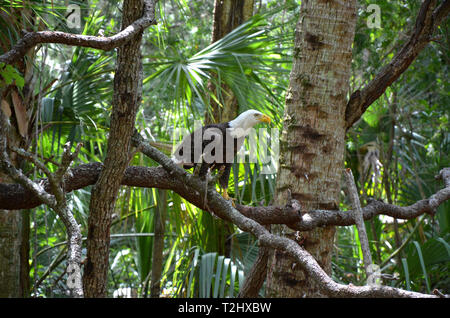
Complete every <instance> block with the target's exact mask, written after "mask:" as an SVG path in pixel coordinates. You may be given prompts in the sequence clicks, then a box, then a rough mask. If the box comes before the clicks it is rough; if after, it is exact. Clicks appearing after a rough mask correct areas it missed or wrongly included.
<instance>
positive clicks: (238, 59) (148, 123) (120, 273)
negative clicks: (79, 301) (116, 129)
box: [0, 0, 450, 297]
mask: <svg viewBox="0 0 450 318" xmlns="http://www.w3.org/2000/svg"><path fill="white" fill-rule="evenodd" d="M0 3H1V4H2V10H3V11H4V9H3V8H4V7H6V6H9V5H11V4H14V6H16V7H15V8H17V9H20V8H23V5H24V3H31V7H30V9H31V10H33V12H35V14H36V16H38V17H39V18H40V19H42V21H43V22H44V24H46V27H47V28H49V29H57V30H59V29H64V28H65V23H64V18H63V15H64V13H65V7H58V6H57V5H55V6H54V7H52V3H51V2H46V3H45V4H43V3H42V1H30V2H28V1H27V2H23V1H6V4H5V6H3V3H5V1H2V2H0ZM118 3H121V2H110V1H92V2H90V5H91V6H90V8H89V9H88V8H87V7H83V10H84V11H83V13H86V14H83V16H86V18H85V19H83V28H82V29H81V30H76V32H82V33H83V34H86V35H97V34H99V32H100V31H101V30H103V31H104V32H105V35H106V36H108V35H111V34H113V33H115V32H117V31H118V30H119V28H120V19H119V18H118V17H120V8H119V7H118V5H117V4H118ZM371 3H372V2H371V1H362V2H361V11H360V12H359V16H360V18H359V20H358V25H357V33H356V36H355V43H354V51H353V53H354V59H353V64H352V78H351V87H352V89H353V90H354V89H357V88H359V87H360V86H362V85H364V84H365V83H367V82H368V81H369V80H370V79H371V77H372V76H373V74H375V73H376V71H377V70H379V69H381V67H383V66H384V65H386V64H387V63H388V62H389V60H390V59H391V58H392V56H393V53H394V52H396V51H397V49H398V48H399V47H400V46H401V45H402V44H403V43H404V42H405V40H406V37H405V36H403V35H402V34H403V33H404V32H405V31H406V30H409V29H410V26H411V25H412V24H413V23H414V20H413V18H412V16H413V14H414V13H415V12H416V11H417V8H418V6H419V5H420V1H418V0H417V1H416V0H415V1H410V2H408V3H407V4H406V3H404V2H398V3H397V2H393V1H378V2H377V4H378V5H379V6H380V8H381V14H382V24H381V27H382V28H381V29H370V28H368V27H367V24H366V18H367V16H368V13H367V12H366V11H365V8H366V7H367V5H369V4H371ZM258 6H259V9H258V10H259V11H258V14H256V15H255V16H254V17H253V18H252V19H250V20H249V21H247V22H246V23H244V24H243V25H241V26H240V27H238V28H236V29H235V30H234V31H233V32H231V33H230V34H228V35H227V36H225V37H224V38H223V39H221V40H219V41H217V42H215V43H212V44H211V43H210V34H211V27H212V10H213V1H184V0H171V1H159V2H158V13H159V23H158V24H157V25H155V26H152V27H151V28H150V29H149V30H148V32H145V33H144V41H143V48H142V49H143V61H144V83H143V103H142V107H141V108H140V109H139V112H138V115H137V120H136V126H137V128H138V129H139V130H140V131H141V132H142V133H143V134H145V137H146V138H147V139H148V140H151V141H154V142H160V143H164V144H166V145H175V144H176V142H177V141H178V140H175V138H174V131H175V129H176V128H180V127H182V128H190V129H192V128H193V127H194V125H193V123H194V121H195V120H203V119H204V115H205V112H207V111H209V105H210V102H211V101H212V100H214V101H216V102H217V103H218V104H219V105H224V99H225V98H227V95H226V94H227V93H226V92H225V91H224V90H222V84H227V86H229V87H230V88H231V90H232V92H233V94H234V95H235V96H236V98H237V100H238V103H239V107H240V111H243V110H245V109H248V108H256V109H259V110H261V111H262V112H264V113H267V114H269V115H270V116H271V117H272V119H273V122H274V127H276V128H281V127H282V124H283V122H282V116H283V109H284V98H285V92H286V90H287V86H288V81H289V78H288V74H289V70H290V68H291V61H292V54H293V52H291V47H292V43H293V35H294V29H295V24H296V22H297V19H298V10H299V4H298V3H297V1H285V3H281V2H279V1H261V2H260V4H259V5H258ZM405 7H406V8H407V10H405ZM46 13H47V14H48V15H50V16H51V18H48V16H45V17H44V14H46ZM8 17H10V18H11V19H12V18H14V17H15V15H9V16H8ZM14 19H15V18H14ZM19 22H20V21H19V20H14V23H10V22H9V20H7V19H6V20H5V19H3V18H1V19H0V24H1V28H0V37H1V38H2V43H15V42H16V41H17V40H18V39H19V38H20V35H19V32H18V31H17V30H20V28H19V27H18V26H21V23H19ZM11 25H14V27H12V26H11ZM33 28H34V26H33ZM74 32H75V31H74ZM437 33H438V36H441V38H442V40H441V41H440V42H434V43H432V44H430V46H429V47H428V48H426V49H425V51H424V52H423V53H422V54H421V55H420V56H419V58H418V59H417V61H416V62H415V63H414V64H413V65H412V66H411V67H410V68H409V69H408V70H407V71H406V72H405V73H404V74H403V76H402V77H401V78H400V80H399V81H398V82H396V83H395V84H394V85H392V86H391V87H390V88H389V89H388V90H387V91H386V94H385V95H384V96H383V97H382V98H380V99H379V100H377V101H376V102H375V103H374V104H373V105H372V106H371V107H370V108H369V110H368V111H367V112H366V113H365V114H364V116H363V118H362V120H361V121H360V122H359V123H358V124H357V125H356V126H355V127H353V128H352V129H351V130H350V131H349V132H348V139H347V153H346V166H347V167H350V168H351V169H352V170H353V172H354V175H355V177H356V179H357V181H358V187H359V189H360V191H361V193H362V203H363V204H366V203H367V201H368V199H369V198H372V197H373V198H376V199H383V200H387V201H390V202H392V203H394V204H399V205H408V204H412V203H413V202H416V201H417V200H420V199H422V198H426V197H428V196H429V195H430V194H432V193H434V192H435V191H437V190H438V189H440V188H441V187H442V184H439V183H437V182H436V180H435V179H434V175H436V174H437V172H438V171H439V170H440V169H441V168H443V167H445V166H449V165H450V159H449V156H448V154H449V153H450V137H449V134H448V126H449V113H448V109H447V108H448V106H447V105H449V104H450V100H449V95H448V91H449V87H448V80H447V74H448V56H449V54H448V53H449V52H448V36H446V35H447V34H448V24H447V25H444V26H443V27H441V28H439V30H438V32H437ZM399 34H400V36H399ZM2 50H3V48H2ZM294 54H295V52H294ZM34 68H35V70H36V72H37V73H36V77H37V78H39V82H40V84H39V90H36V92H35V94H36V96H39V95H40V96H41V97H42V100H41V103H40V105H39V107H38V105H36V106H33V107H35V108H33V109H30V113H31V114H34V115H33V116H34V117H33V118H36V120H35V125H36V126H35V128H36V129H33V131H35V133H34V134H33V136H31V138H32V139H33V142H32V143H31V144H32V147H31V150H32V151H33V152H35V153H36V154H37V155H39V157H41V158H46V159H47V160H48V166H49V168H50V169H55V167H56V166H55V165H54V163H53V162H55V161H58V158H59V156H60V154H61V146H62V145H63V144H64V143H65V142H67V141H75V142H80V141H82V142H83V143H84V146H83V148H82V150H81V154H80V156H79V158H78V159H77V162H76V163H75V164H78V163H79V162H83V163H85V162H94V161H103V159H104V156H105V149H106V148H105V145H106V140H107V132H108V127H109V114H110V107H111V101H112V87H113V81H112V78H113V73H114V52H102V51H98V50H93V49H87V48H72V47H64V46H59V45H48V46H45V48H44V49H41V50H40V51H38V52H37V54H36V60H35V62H34ZM0 74H1V78H2V82H4V83H5V84H6V85H9V84H15V85H16V86H18V87H19V88H22V87H23V86H24V84H25V83H24V81H25V80H24V78H23V75H22V74H20V72H19V71H18V70H17V69H16V68H14V67H11V66H9V65H8V66H6V67H5V66H4V65H0ZM208 83H212V84H214V87H215V89H214V90H213V91H211V90H210V88H209V87H208ZM2 84H3V83H2ZM394 109H395V111H394ZM392 124H393V125H394V126H393V128H394V129H393V134H391V127H392ZM369 150H370V151H373V153H375V154H376V153H377V154H378V155H377V159H378V160H379V161H380V163H381V164H382V165H383V166H382V167H378V168H376V165H373V163H371V164H369V165H368V168H367V169H364V167H363V166H364V158H365V156H366V155H367V153H368V152H369ZM389 152H391V156H390V158H389V156H388V153H389ZM257 159H258V160H259V162H262V161H263V158H262V157H260V156H259V157H258V158H257ZM130 165H142V166H154V165H155V163H154V162H153V161H151V160H150V159H148V158H146V157H145V156H143V155H141V154H137V155H135V156H134V157H133V158H132V159H131V162H130ZM376 169H379V171H378V173H377V172H376V171H375V170H376ZM261 172H262V165H261V164H253V163H251V164H250V163H243V164H239V165H238V164H234V165H233V168H232V176H231V177H230V184H229V190H230V191H229V192H230V195H231V196H232V197H234V198H236V200H237V202H239V203H242V204H259V203H260V202H263V203H264V204H269V203H270V202H271V200H272V198H273V196H274V192H275V182H276V178H275V177H276V176H275V175H266V174H263V173H261ZM27 173H30V174H32V175H33V176H34V178H39V177H41V175H40V174H39V172H38V171H34V170H28V171H27ZM90 190H91V188H90V187H88V188H85V189H83V190H78V191H75V192H73V193H71V194H69V195H68V200H69V204H70V207H71V208H72V210H73V211H74V213H75V217H76V219H77V221H78V223H80V224H81V228H82V231H83V236H84V238H86V236H87V217H88V213H89V212H88V211H89V200H90ZM341 202H342V203H341V208H343V209H345V208H348V207H349V203H348V202H347V201H346V198H342V200H341ZM158 204H164V205H165V206H166V208H167V209H166V211H165V213H166V215H165V233H164V252H163V255H162V257H163V270H162V276H161V281H160V283H161V291H162V296H164V297H234V296H236V295H237V293H238V291H239V288H240V286H241V285H242V282H243V278H244V276H245V274H246V273H247V272H248V270H249V269H250V268H251V266H252V264H253V263H254V261H255V260H256V257H257V253H258V244H257V241H256V240H255V239H254V238H253V237H252V236H250V235H249V234H248V233H242V232H240V231H239V230H238V229H236V228H234V227H232V226H230V225H228V226H229V227H230V228H229V229H228V230H230V232H231V233H232V234H231V236H230V237H227V238H226V239H227V240H228V241H227V244H228V243H229V246H230V247H229V249H225V244H226V240H225V239H224V238H223V235H222V233H223V232H224V226H223V224H222V223H221V222H220V221H219V220H218V219H217V218H216V217H214V216H212V215H211V214H210V213H208V212H205V211H201V210H200V209H198V208H196V207H195V206H193V205H192V204H190V203H189V202H187V201H186V200H184V199H183V198H181V197H180V196H179V195H178V194H176V193H172V192H170V191H168V193H167V198H166V200H164V201H163V202H162V200H161V198H160V197H159V195H158V191H156V190H155V189H140V188H123V189H121V191H120V192H119V197H118V201H117V204H116V210H115V212H114V215H113V216H112V217H113V219H112V228H111V235H112V238H111V247H110V249H111V254H110V272H109V282H108V295H109V296H112V295H113V293H114V291H117V290H118V289H119V288H122V287H131V288H133V291H135V292H136V295H138V296H139V297H146V296H148V286H149V283H151V282H150V281H149V279H150V277H151V270H152V264H153V260H152V251H153V241H154V239H153V234H154V228H155V226H154V215H155V209H157V207H158ZM448 211H450V203H449V202H447V203H446V204H444V205H442V206H441V207H440V208H439V209H438V211H437V214H436V216H435V218H434V219H432V218H430V217H425V218H424V219H423V221H422V223H418V222H419V221H417V220H411V221H407V222H401V223H399V224H398V229H396V225H395V224H394V223H393V221H392V220H390V219H389V218H384V217H378V218H375V219H373V220H372V221H369V222H366V228H367V229H368V235H369V241H370V248H371V252H372V256H373V259H374V261H375V263H377V264H381V263H382V262H386V266H384V267H383V268H382V270H383V273H385V274H391V275H396V276H397V278H398V279H397V280H393V281H389V280H385V281H384V283H385V284H388V285H393V286H398V287H403V288H407V289H411V290H416V291H423V292H427V291H429V290H432V289H433V288H439V289H440V290H442V291H443V292H447V293H448V292H449V286H450V282H449V279H448V277H447V276H448V270H449V268H448V266H449V257H450V256H449V255H450V254H449V244H450V236H449V235H450V214H449V213H448ZM31 226H32V228H31V234H30V237H31V255H32V257H31V258H32V259H31V271H30V274H31V277H32V281H33V282H36V283H35V284H34V286H33V292H32V293H33V295H34V296H43V297H65V293H64V291H65V290H66V287H67V286H65V280H64V279H61V277H62V276H63V275H64V270H65V253H66V250H65V240H66V234H65V230H64V227H63V226H62V223H61V222H60V220H58V218H57V217H56V216H55V215H54V214H53V213H50V211H48V209H46V208H45V207H44V206H42V207H39V208H36V209H34V210H33V211H32V212H31ZM396 234H398V236H399V237H400V239H401V241H402V242H403V240H405V239H406V238H408V237H409V238H410V239H409V241H408V243H407V244H406V245H405V247H404V248H403V250H402V251H401V252H400V253H399V255H398V257H393V256H392V254H393V253H394V251H395V250H396V249H397V248H398V243H397V242H396V239H395V236H396ZM335 245H336V249H335V251H334V253H333V262H332V265H333V278H334V279H336V281H339V282H343V283H353V284H355V285H361V284H364V278H365V277H364V276H365V275H364V273H363V266H362V265H363V264H362V262H361V247H360V243H359V239H358V237H357V233H356V231H355V228H354V227H341V228H338V230H337V235H336V241H335ZM83 253H84V254H85V253H86V250H85V249H83Z"/></svg>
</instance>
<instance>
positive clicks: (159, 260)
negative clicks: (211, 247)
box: [150, 190, 167, 298]
mask: <svg viewBox="0 0 450 318" xmlns="http://www.w3.org/2000/svg"><path fill="white" fill-rule="evenodd" d="M158 194H159V196H158V205H157V207H156V210H155V215H154V222H155V230H154V231H155V236H154V237H153V249H152V279H151V285H150V297H151V298H158V297H159V294H160V290H161V273H162V267H163V261H164V257H163V252H164V231H165V228H166V226H165V222H166V221H165V220H166V210H167V192H166V191H164V190H158Z"/></svg>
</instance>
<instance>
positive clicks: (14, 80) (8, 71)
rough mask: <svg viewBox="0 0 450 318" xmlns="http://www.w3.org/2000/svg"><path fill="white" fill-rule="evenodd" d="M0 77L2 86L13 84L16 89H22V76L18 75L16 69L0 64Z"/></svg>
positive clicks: (23, 81) (23, 82)
mask: <svg viewBox="0 0 450 318" xmlns="http://www.w3.org/2000/svg"><path fill="white" fill-rule="evenodd" d="M0 75H1V77H2V78H3V79H2V80H1V81H0V84H1V85H2V86H7V85H11V84H15V85H16V86H17V87H19V88H20V89H22V88H23V85H24V84H25V80H24V78H23V76H22V75H20V73H19V72H18V71H17V69H16V68H15V67H13V66H12V65H10V64H8V65H5V63H0Z"/></svg>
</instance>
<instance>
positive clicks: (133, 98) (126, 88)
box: [83, 0, 143, 297]
mask: <svg viewBox="0 0 450 318" xmlns="http://www.w3.org/2000/svg"><path fill="white" fill-rule="evenodd" d="M142 12H143V1H142V0H125V1H124V5H123V17H122V29H124V28H125V27H127V26H128V25H130V24H131V23H132V22H133V21H135V20H136V19H138V18H140V17H141V16H142ZM141 39H142V33H139V34H138V35H136V36H135V37H134V38H132V39H131V40H130V41H128V42H127V43H126V44H124V45H123V46H121V47H120V48H119V49H118V53H117V64H116V65H117V66H116V72H115V77H114V97H113V109H112V114H111V126H110V131H109V138H108V149H107V153H106V158H105V162H104V168H103V170H102V172H101V174H100V177H99V179H98V181H97V183H96V185H95V186H94V188H93V190H92V194H91V202H90V214H89V220H88V225H89V227H88V240H87V262H86V266H85V269H84V276H83V285H84V286H83V288H84V293H85V296H86V297H106V296H107V294H106V287H107V273H108V265H109V262H108V259H109V241H110V239H109V234H110V226H111V215H112V212H113V210H114V206H115V203H116V200H117V195H118V191H119V189H120V182H121V180H122V176H123V172H124V171H125V168H126V167H127V165H128V162H129V159H130V158H129V156H130V139H131V135H132V133H133V128H134V124H135V119H136V112H137V109H138V107H139V105H140V102H141V97H142V96H141V95H142V61H141V51H140V48H141Z"/></svg>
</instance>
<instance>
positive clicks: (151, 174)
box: [0, 163, 450, 231]
mask: <svg viewBox="0 0 450 318" xmlns="http://www.w3.org/2000/svg"><path fill="white" fill-rule="evenodd" d="M102 168H103V165H102V164H101V163H90V164H82V165H79V166H77V167H74V168H72V169H69V173H67V174H66V176H65V179H64V180H65V187H66V188H65V191H66V193H68V192H71V191H74V190H78V189H82V188H84V187H87V186H89V185H93V184H95V183H96V182H97V179H98V177H99V174H100V172H101V170H102ZM439 178H440V179H442V180H444V182H445V184H446V187H445V188H444V189H441V190H439V191H438V192H436V193H435V194H433V195H432V196H430V197H429V198H428V199H424V200H420V201H417V202H416V203H414V204H412V205H410V206H406V207H400V206H396V205H393V204H388V203H385V202H381V201H375V200H374V201H371V202H370V203H369V204H368V205H367V206H365V207H364V208H362V211H363V217H364V220H370V219H372V218H374V217H375V216H377V215H380V214H384V215H388V216H391V217H394V218H399V219H413V218H416V217H418V216H420V215H422V214H424V213H427V214H430V215H433V214H434V213H435V211H436V209H437V208H438V207H439V205H441V204H442V203H443V202H445V201H447V200H449V199H450V168H444V169H442V170H441V172H440V174H439ZM34 183H35V184H40V185H41V186H42V188H43V189H44V190H46V191H50V185H49V182H48V180H47V179H40V180H37V181H35V182H34ZM121 184H122V185H125V186H132V187H145V188H159V189H168V190H173V191H175V192H176V193H178V194H179V195H181V196H182V197H184V198H185V199H186V200H188V201H189V202H191V203H193V204H195V205H196V206H198V207H199V208H202V209H205V210H207V207H206V206H204V202H203V198H202V197H201V195H200V193H198V192H195V191H192V189H191V188H189V187H188V186H186V185H185V184H182V183H180V182H177V180H176V179H174V178H173V177H172V176H170V174H169V173H168V172H167V171H166V170H165V169H163V168H162V167H139V166H132V167H128V168H127V169H126V170H125V173H124V176H123V179H122V181H121ZM42 203H45V202H43V201H42V200H41V199H40V198H39V197H38V196H37V195H36V194H35V193H33V191H31V190H30V189H28V188H27V187H24V186H23V185H21V184H4V183H0V209H5V210H18V209H31V208H34V207H36V206H39V205H41V204H42ZM236 208H237V209H238V211H239V212H241V213H242V214H243V215H245V216H246V217H248V218H251V219H253V220H255V221H257V222H258V223H260V224H263V225H264V224H286V225H288V226H289V227H291V228H292V229H295V230H298V231H309V230H312V229H314V228H315V227H318V226H329V225H334V226H350V225H354V224H355V220H354V218H353V211H329V210H311V211H301V208H300V205H299V203H298V202H297V201H295V200H293V201H291V202H288V203H287V204H286V205H285V206H282V207H279V206H267V207H265V206H258V207H253V206H247V205H241V204H236Z"/></svg>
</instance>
